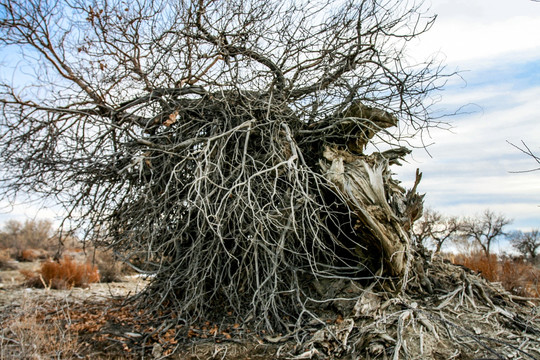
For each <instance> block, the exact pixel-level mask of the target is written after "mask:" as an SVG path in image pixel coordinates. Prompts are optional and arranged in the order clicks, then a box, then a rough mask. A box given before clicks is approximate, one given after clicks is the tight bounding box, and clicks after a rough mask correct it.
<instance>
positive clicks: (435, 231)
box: [413, 209, 462, 252]
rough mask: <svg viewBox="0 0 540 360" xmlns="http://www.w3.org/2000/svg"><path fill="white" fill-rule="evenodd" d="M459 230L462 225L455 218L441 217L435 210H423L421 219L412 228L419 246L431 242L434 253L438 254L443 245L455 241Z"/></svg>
mask: <svg viewBox="0 0 540 360" xmlns="http://www.w3.org/2000/svg"><path fill="white" fill-rule="evenodd" d="M461 230H462V224H461V221H460V220H459V219H458V218H457V217H455V216H443V215H442V214H440V213H439V212H437V211H435V210H432V209H424V212H423V216H422V218H420V219H419V220H418V221H417V222H416V224H415V226H414V228H413V235H414V237H415V240H416V241H417V242H418V243H420V244H424V243H426V242H428V241H429V242H432V243H433V244H434V245H435V252H440V251H441V247H442V246H443V244H444V243H445V242H447V241H453V240H455V239H456V237H457V236H459V234H460V231H461Z"/></svg>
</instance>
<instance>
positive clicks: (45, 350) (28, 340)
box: [0, 299, 82, 359]
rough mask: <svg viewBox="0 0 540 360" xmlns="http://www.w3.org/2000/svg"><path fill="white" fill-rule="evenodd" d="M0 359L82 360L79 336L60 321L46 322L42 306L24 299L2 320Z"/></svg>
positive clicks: (0, 320)
mask: <svg viewBox="0 0 540 360" xmlns="http://www.w3.org/2000/svg"><path fill="white" fill-rule="evenodd" d="M0 325H1V326H0V328H1V330H0V359H71V358H80V355H79V354H80V352H81V350H82V346H81V344H80V343H79V341H78V338H77V333H74V332H70V331H68V330H67V329H65V326H63V324H62V323H61V322H59V321H45V319H43V315H42V311H40V308H39V304H36V303H33V302H32V301H30V300H29V299H25V300H24V301H23V303H22V305H21V306H20V307H15V308H14V309H13V311H11V312H10V313H9V315H8V314H6V318H2V319H0Z"/></svg>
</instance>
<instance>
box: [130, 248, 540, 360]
mask: <svg viewBox="0 0 540 360" xmlns="http://www.w3.org/2000/svg"><path fill="white" fill-rule="evenodd" d="M415 255H416V257H415V260H414V261H413V262H412V266H413V267H416V269H417V270H418V271H417V272H416V274H415V275H414V276H411V277H410V278H409V280H408V283H407V286H406V290H405V291H402V290H400V287H401V286H402V284H401V283H400V282H396V281H392V280H388V279H386V280H384V279H381V280H378V281H374V282H372V283H370V284H366V283H363V284H362V283H360V282H358V281H352V280H350V281H347V280H340V281H333V280H321V281H315V282H312V283H311V284H309V287H311V288H312V290H313V291H314V292H318V293H320V296H321V298H326V299H332V300H328V301H321V302H319V303H317V302H313V303H311V304H309V305H306V311H309V312H311V315H312V316H313V318H312V319H311V320H309V319H307V320H308V321H306V322H305V323H302V324H301V325H300V326H299V324H298V323H294V324H293V323H290V324H289V325H288V331H285V332H282V333H268V332H264V331H263V332H257V331H255V330H254V328H255V326H256V324H257V321H256V320H255V319H253V320H252V321H248V322H246V323H244V324H242V325H239V324H238V323H236V322H235V319H234V317H232V316H229V319H228V320H229V322H227V321H223V318H222V319H221V321H222V322H213V321H209V322H205V323H198V324H191V325H187V324H186V325H184V326H181V325H180V326H178V325H176V327H175V329H176V330H175V331H174V333H175V334H176V338H175V341H174V342H173V343H167V342H166V341H162V342H161V344H160V345H159V346H157V345H156V342H155V341H157V343H160V341H159V340H157V339H159V335H158V336H157V337H155V339H154V342H152V341H150V342H148V343H147V344H146V345H145V348H139V349H140V350H141V351H143V352H144V351H147V352H151V351H154V355H156V350H159V351H161V354H171V353H175V354H177V355H178V356H180V357H181V358H189V356H193V358H196V357H197V356H201V355H202V356H207V357H208V358H220V359H235V358H245V357H246V356H251V357H253V358H262V359H265V358H268V359H270V358H286V359H326V358H345V359H346V358H350V359H358V358H359V359H404V358H407V359H471V360H472V359H531V360H534V359H538V358H540V313H539V312H538V309H539V305H540V301H539V300H538V299H534V298H523V297H519V296H514V295H512V294H510V293H508V292H507V291H506V290H504V289H503V288H502V287H501V286H500V285H499V284H495V283H490V282H487V281H486V280H484V279H483V278H481V277H480V276H479V275H477V274H475V273H473V272H472V271H471V270H469V269H467V268H464V267H461V266H457V265H453V264H451V263H450V262H449V261H447V260H443V259H442V258H441V257H439V256H433V255H431V254H426V252H425V251H423V250H420V249H418V250H417V251H416V252H415ZM229 315H232V314H229ZM210 320H216V319H210ZM284 320H285V319H284ZM160 324H161V329H160V328H159V326H158V327H157V329H158V331H156V334H159V332H160V331H159V330H162V331H163V333H165V334H166V333H167V331H169V332H170V331H171V328H170V326H171V322H170V321H167V318H166V317H164V318H163V321H162V322H161V323H160ZM250 325H252V326H253V327H251V326H250ZM173 328H174V327H173ZM139 345H140V343H139ZM144 349H146V350H144Z"/></svg>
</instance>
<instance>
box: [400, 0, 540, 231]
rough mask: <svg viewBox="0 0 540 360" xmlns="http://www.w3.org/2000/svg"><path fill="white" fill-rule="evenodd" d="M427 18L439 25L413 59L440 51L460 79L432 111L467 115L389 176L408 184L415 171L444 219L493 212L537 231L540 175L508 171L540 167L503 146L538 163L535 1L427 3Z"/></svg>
mask: <svg viewBox="0 0 540 360" xmlns="http://www.w3.org/2000/svg"><path fill="white" fill-rule="evenodd" d="M428 3H429V2H428ZM431 11H433V12H435V13H437V14H438V19H437V22H436V23H435V25H434V27H433V28H432V30H431V31H430V32H429V33H428V34H426V35H425V36H424V37H423V38H422V39H420V40H419V41H417V42H416V43H415V44H413V46H412V47H411V52H412V54H413V56H415V57H418V58H422V57H423V56H426V55H428V54H433V53H436V52H438V53H439V56H441V57H443V58H444V59H445V61H446V63H447V64H448V69H450V70H458V71H461V73H460V74H461V77H462V79H458V78H456V79H454V80H453V81H452V82H451V83H449V84H448V86H447V87H446V88H445V90H444V91H443V93H442V100H441V102H440V103H439V104H438V105H437V106H438V107H439V108H441V109H445V110H447V111H452V110H455V109H457V108H459V107H460V106H465V109H464V110H466V113H465V114H463V115H460V116H456V117H453V118H451V119H449V120H450V122H451V125H452V127H453V128H452V131H451V132H448V131H433V132H432V133H431V139H430V140H431V141H432V142H433V143H434V144H433V145H432V146H430V147H429V154H427V153H426V152H422V151H419V150H417V151H415V152H414V154H413V156H412V159H410V161H409V164H406V165H404V166H403V167H402V168H401V169H399V168H396V169H395V171H396V172H397V174H398V177H399V178H400V180H403V182H404V183H405V185H409V186H410V184H411V183H412V180H413V179H414V171H415V169H416V168H420V170H421V171H422V172H423V174H424V176H423V180H422V182H421V185H420V189H419V190H420V191H421V192H425V193H426V194H427V195H426V204H427V206H430V207H432V208H434V209H436V210H438V211H440V212H442V213H444V214H449V215H456V216H474V215H476V214H479V213H481V212H482V211H483V210H484V209H486V208H489V209H491V210H494V211H496V212H498V213H501V214H504V215H506V216H507V217H509V218H512V219H514V223H513V224H512V225H511V226H510V228H513V229H521V230H524V231H528V230H530V229H531V228H538V227H540V171H538V172H529V173H513V172H515V171H521V170H528V169H532V168H535V167H538V164H537V163H535V162H534V161H533V159H531V158H529V157H527V156H525V155H524V154H522V153H520V152H519V151H518V150H517V149H515V148H514V147H512V146H511V145H509V144H508V142H512V143H515V144H518V145H521V144H520V143H521V141H525V142H526V143H527V144H528V145H529V146H530V148H531V149H532V150H533V152H535V153H537V154H539V155H540V36H539V35H538V34H540V3H537V2H532V1H530V0H514V1H512V2H510V1H503V0H466V1H459V0H458V1H456V0H452V1H445V0H432V1H431ZM507 141H508V142H507ZM430 155H431V156H430Z"/></svg>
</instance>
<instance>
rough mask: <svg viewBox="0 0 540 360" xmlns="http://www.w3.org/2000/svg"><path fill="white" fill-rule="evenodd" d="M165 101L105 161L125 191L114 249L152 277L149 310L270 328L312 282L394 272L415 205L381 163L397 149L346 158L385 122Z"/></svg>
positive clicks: (365, 116) (233, 97) (373, 116)
mask: <svg viewBox="0 0 540 360" xmlns="http://www.w3.org/2000/svg"><path fill="white" fill-rule="evenodd" d="M175 105H176V106H174V105H173V108H172V109H171V113H170V114H169V116H168V117H166V118H165V123H164V125H163V126H161V127H159V128H157V129H155V131H152V134H151V135H149V136H148V137H146V138H145V140H144V142H141V141H138V142H133V143H132V144H130V153H132V154H137V156H134V157H133V158H134V159H136V160H135V161H131V162H129V163H127V164H119V165H117V166H116V169H120V171H116V173H118V174H119V175H120V176H123V177H130V178H131V180H130V182H131V183H133V184H137V186H136V187H135V186H133V190H131V191H132V193H131V194H130V196H129V198H130V201H129V202H125V203H123V204H122V205H121V206H119V207H118V208H117V209H115V211H114V212H113V213H112V214H111V216H110V217H109V218H108V219H107V220H108V223H109V226H110V231H111V232H112V238H113V239H115V240H113V241H115V242H113V244H114V246H115V247H119V248H122V249H125V250H128V251H127V252H124V254H129V256H130V257H132V258H133V257H138V261H139V262H141V263H142V265H143V268H142V269H141V270H144V271H147V272H149V273H152V274H156V277H155V278H154V280H153V281H152V284H151V285H150V287H149V289H147V293H148V296H149V297H152V299H153V301H156V298H157V299H159V302H161V303H162V304H163V305H166V306H167V307H168V308H169V309H171V308H172V309H174V310H175V312H177V313H180V314H200V315H202V316H204V317H208V315H209V313H213V312H216V311H218V312H223V313H231V312H232V313H234V314H235V316H239V317H242V318H244V319H245V318H248V317H254V318H257V319H259V321H261V322H262V324H260V325H262V326H263V327H264V328H276V327H277V328H280V327H283V326H286V325H287V320H285V319H287V318H294V319H296V318H298V316H299V314H301V312H302V311H305V307H304V304H305V303H306V301H308V299H309V298H310V296H309V294H308V293H307V292H306V291H307V290H308V288H309V283H310V282H312V281H313V280H314V279H316V278H348V279H360V278H373V276H374V275H375V273H377V272H379V274H378V275H390V276H402V275H403V273H404V272H405V270H406V267H407V264H406V262H407V257H408V256H409V254H408V244H409V241H410V240H409V236H408V230H409V229H410V225H411V223H412V221H414V220H415V219H416V217H417V216H419V215H420V214H421V200H422V197H420V196H418V195H416V193H415V191H414V190H413V191H412V192H409V194H408V195H406V194H405V191H404V190H402V189H401V188H400V187H399V186H398V184H397V182H396V181H395V180H392V178H391V176H390V172H389V164H390V163H391V162H396V161H397V160H398V158H399V157H400V156H403V155H405V154H407V153H408V151H407V150H406V149H402V148H400V149H397V150H392V151H389V152H385V153H382V154H381V153H374V154H371V155H369V156H368V155H364V154H362V153H361V152H359V151H358V149H359V148H362V147H363V145H362V143H366V142H367V141H369V138H368V136H370V135H372V134H374V133H375V131H374V130H373V129H377V128H384V127H387V126H389V125H394V124H395V123H396V122H397V119H395V118H394V117H392V116H390V115H389V114H387V113H385V112H382V111H378V110H375V109H372V108H368V107H365V106H362V105H360V104H356V105H354V107H355V108H357V110H358V109H360V110H358V111H359V112H358V113H357V114H355V116H354V117H353V116H352V115H349V116H344V115H339V116H340V117H337V116H336V117H337V119H331V120H328V121H326V123H323V122H318V123H317V124H316V126H310V125H307V124H305V123H302V122H301V121H299V120H298V119H297V118H296V117H295V115H294V112H293V111H291V110H290V109H289V107H288V106H287V104H286V103H284V102H280V101H277V100H270V99H268V98H265V96H263V95H260V94H257V93H241V92H238V93H233V92H231V93H225V94H204V95H199V97H198V98H195V99H180V100H178V102H177V104H175ZM349 110H350V109H349ZM343 119H346V120H343ZM322 127H324V133H321V132H320V129H321V128H322ZM328 138H333V139H332V140H333V141H330V140H329V139H328ZM340 142H341V143H340ZM348 144H349V145H348ZM357 144H360V146H358V145H357ZM353 145H354V146H358V147H357V148H354V147H353ZM353 149H354V150H357V151H353ZM130 234H132V235H130ZM289 321H290V320H289Z"/></svg>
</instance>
